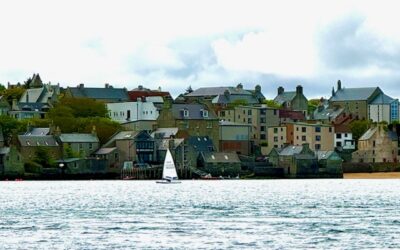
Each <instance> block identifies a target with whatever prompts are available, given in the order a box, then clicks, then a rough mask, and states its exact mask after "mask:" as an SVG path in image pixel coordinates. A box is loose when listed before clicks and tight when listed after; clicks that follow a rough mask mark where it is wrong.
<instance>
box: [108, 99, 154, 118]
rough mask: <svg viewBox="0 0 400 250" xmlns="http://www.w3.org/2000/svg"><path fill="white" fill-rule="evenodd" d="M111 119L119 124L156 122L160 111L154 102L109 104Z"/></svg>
mask: <svg viewBox="0 0 400 250" xmlns="http://www.w3.org/2000/svg"><path fill="white" fill-rule="evenodd" d="M106 105H107V110H108V114H109V116H110V118H111V119H112V120H113V121H116V122H119V123H127V122H135V121H155V120H157V118H158V115H159V110H158V108H157V107H156V106H155V105H154V103H153V102H142V101H137V102H121V103H107V104H106Z"/></svg>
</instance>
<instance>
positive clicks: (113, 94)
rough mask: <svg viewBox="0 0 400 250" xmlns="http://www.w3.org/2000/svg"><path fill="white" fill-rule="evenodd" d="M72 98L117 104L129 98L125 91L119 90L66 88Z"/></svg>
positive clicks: (111, 88) (109, 88) (110, 88)
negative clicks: (112, 101)
mask: <svg viewBox="0 0 400 250" xmlns="http://www.w3.org/2000/svg"><path fill="white" fill-rule="evenodd" d="M68 89H69V90H70V92H71V94H72V96H73V97H86V98H92V99H96V100H114V101H118V102H123V101H128V100H129V96H128V92H127V91H126V89H121V88H113V87H108V88H88V87H77V88H68Z"/></svg>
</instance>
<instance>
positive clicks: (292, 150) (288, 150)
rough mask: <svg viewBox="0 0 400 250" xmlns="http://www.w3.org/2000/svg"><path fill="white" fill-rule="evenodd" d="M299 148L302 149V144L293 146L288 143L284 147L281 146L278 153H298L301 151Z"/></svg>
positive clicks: (286, 154) (285, 154)
mask: <svg viewBox="0 0 400 250" xmlns="http://www.w3.org/2000/svg"><path fill="white" fill-rule="evenodd" d="M301 150H303V146H293V145H289V146H287V147H285V148H283V149H282V150H281V151H280V152H279V155H283V156H291V155H294V154H299V153H300V152H301Z"/></svg>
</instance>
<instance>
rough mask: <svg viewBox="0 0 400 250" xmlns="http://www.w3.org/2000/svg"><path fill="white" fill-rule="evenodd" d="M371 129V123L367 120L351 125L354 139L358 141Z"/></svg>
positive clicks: (354, 122) (357, 121)
mask: <svg viewBox="0 0 400 250" xmlns="http://www.w3.org/2000/svg"><path fill="white" fill-rule="evenodd" d="M369 127H370V122H369V121H367V120H356V121H353V122H352V123H351V124H350V130H351V133H352V134H353V139H354V140H356V141H358V139H360V137H361V136H362V135H363V134H364V133H365V132H367V130H368V128H369Z"/></svg>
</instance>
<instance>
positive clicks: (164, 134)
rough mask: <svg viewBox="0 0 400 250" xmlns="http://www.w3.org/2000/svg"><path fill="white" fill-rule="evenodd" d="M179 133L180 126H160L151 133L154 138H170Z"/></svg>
mask: <svg viewBox="0 0 400 250" xmlns="http://www.w3.org/2000/svg"><path fill="white" fill-rule="evenodd" d="M177 133H178V128H158V129H157V130H156V131H154V132H153V133H151V136H152V137H153V138H156V137H159V138H170V137H171V136H175V135H176V134H177Z"/></svg>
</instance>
